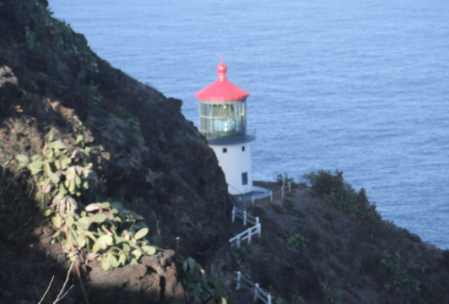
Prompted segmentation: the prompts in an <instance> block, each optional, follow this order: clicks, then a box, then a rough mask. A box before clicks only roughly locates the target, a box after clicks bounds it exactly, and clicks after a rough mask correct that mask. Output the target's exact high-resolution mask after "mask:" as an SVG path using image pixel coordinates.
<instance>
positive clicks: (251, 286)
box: [235, 271, 271, 304]
mask: <svg viewBox="0 0 449 304" xmlns="http://www.w3.org/2000/svg"><path fill="white" fill-rule="evenodd" d="M235 274H236V277H235V280H236V281H237V286H236V287H235V290H239V289H240V288H241V287H244V288H246V289H247V290H249V291H251V292H252V293H254V302H255V301H256V300H257V298H259V299H260V300H262V302H264V303H265V304H271V294H269V293H266V292H265V291H263V290H262V289H261V288H260V287H259V284H258V283H253V282H251V281H250V280H248V279H247V278H245V277H243V276H242V273H241V272H240V271H236V272H235Z"/></svg>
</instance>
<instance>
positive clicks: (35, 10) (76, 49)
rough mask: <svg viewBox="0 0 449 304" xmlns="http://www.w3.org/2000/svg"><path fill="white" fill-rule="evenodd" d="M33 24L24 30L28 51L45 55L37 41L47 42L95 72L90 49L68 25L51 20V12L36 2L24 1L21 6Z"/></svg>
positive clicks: (33, 0) (94, 61)
mask: <svg viewBox="0 0 449 304" xmlns="http://www.w3.org/2000/svg"><path fill="white" fill-rule="evenodd" d="M20 5H23V8H24V9H25V11H26V12H27V15H28V16H30V17H31V19H32V21H33V23H32V25H31V26H30V27H26V28H25V39H26V42H27V44H28V46H29V48H30V49H33V50H36V51H39V52H41V53H44V54H45V51H44V49H43V46H42V44H41V43H39V42H38V41H42V42H48V43H51V44H52V45H54V46H55V47H56V48H57V49H58V50H59V51H61V52H62V53H63V54H65V55H68V56H73V57H74V58H77V60H81V61H83V62H85V63H86V66H87V68H88V69H89V70H90V71H92V72H96V71H97V62H96V59H95V57H94V54H93V53H92V51H91V49H90V48H89V47H88V46H87V45H86V43H83V41H82V38H81V36H80V35H77V34H76V33H75V32H74V31H73V30H72V28H71V27H70V24H67V23H65V22H63V21H59V20H56V19H54V18H52V15H53V12H51V11H50V10H48V9H47V8H46V7H45V6H44V5H43V4H41V3H39V2H38V1H36V0H26V1H24V2H23V3H22V4H20Z"/></svg>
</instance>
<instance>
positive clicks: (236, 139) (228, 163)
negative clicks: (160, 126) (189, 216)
mask: <svg viewBox="0 0 449 304" xmlns="http://www.w3.org/2000/svg"><path fill="white" fill-rule="evenodd" d="M226 71H227V67H226V65H225V64H224V63H223V59H222V60H221V63H220V64H219V65H218V66H217V72H218V78H217V80H215V81H214V82H212V83H211V84H209V85H208V86H207V87H205V88H204V89H202V90H200V91H198V92H197V93H196V94H195V96H196V98H198V99H199V116H200V132H201V134H203V135H204V136H205V137H206V139H207V142H208V144H209V147H211V148H212V150H214V152H215V155H216V156H217V159H218V164H219V166H220V167H221V168H222V170H223V172H224V174H225V177H226V182H227V184H228V192H229V193H230V194H233V195H244V194H248V193H250V192H253V180H252V172H251V145H250V143H251V142H252V141H254V140H255V134H254V133H253V134H251V133H252V132H249V131H248V128H247V123H246V99H247V97H248V96H249V92H248V91H245V90H243V89H241V88H239V87H238V86H236V85H235V84H233V83H232V82H230V81H229V80H228V79H227V78H226ZM256 188H258V187H256Z"/></svg>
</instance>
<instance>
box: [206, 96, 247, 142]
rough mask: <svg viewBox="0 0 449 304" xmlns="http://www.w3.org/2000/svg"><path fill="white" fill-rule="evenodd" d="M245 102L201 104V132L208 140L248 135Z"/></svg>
mask: <svg viewBox="0 0 449 304" xmlns="http://www.w3.org/2000/svg"><path fill="white" fill-rule="evenodd" d="M245 110H246V105H245V102H244V101H234V102H217V103H200V132H201V133H202V134H203V135H205V136H206V138H208V139H220V138H232V137H241V136H245V135H246V111H245Z"/></svg>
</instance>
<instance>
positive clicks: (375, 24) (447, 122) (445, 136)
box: [50, 0, 449, 249]
mask: <svg viewBox="0 0 449 304" xmlns="http://www.w3.org/2000/svg"><path fill="white" fill-rule="evenodd" d="M50 7H51V9H52V11H53V12H54V13H55V16H56V17H57V18H59V19H62V20H65V21H66V22H68V23H70V24H71V26H72V27H73V29H74V30H75V31H77V32H80V33H82V34H84V35H85V36H86V38H87V39H88V41H89V45H90V46H91V48H92V49H93V51H94V52H96V53H97V54H98V55H99V56H100V57H102V58H104V59H106V60H108V61H109V62H110V63H111V64H112V65H113V66H115V67H117V68H119V69H121V70H123V71H124V72H126V73H127V74H129V75H130V76H132V77H135V78H136V79H138V80H139V81H141V82H143V83H147V84H149V85H151V86H153V87H155V88H156V89H158V90H159V91H161V92H162V93H164V94H165V95H166V96H168V97H175V98H178V99H181V100H183V107H182V112H183V114H184V115H185V117H186V118H187V119H188V120H191V121H193V122H194V123H195V125H197V124H198V101H197V100H196V99H195V96H194V94H195V92H197V91H198V90H200V89H202V88H203V87H205V86H206V85H208V84H209V83H211V82H212V81H214V80H215V79H216V78H217V72H216V66H217V64H218V63H219V62H220V55H221V54H223V59H224V62H225V64H226V65H227V67H228V72H227V76H228V79H229V80H230V81H232V82H233V83H235V84H237V85H238V86H240V87H241V88H243V89H245V90H248V91H250V93H251V95H250V96H249V98H248V127H249V128H251V129H256V130H257V140H256V141H255V142H253V144H252V150H253V155H252V157H253V175H254V178H255V179H256V180H273V178H274V176H275V174H276V173H287V174H288V175H289V176H290V177H294V178H296V179H297V180H298V179H301V177H302V176H303V175H304V174H305V173H309V172H311V171H315V170H319V169H326V170H335V169H339V170H341V171H343V172H344V177H345V180H347V181H348V182H349V183H350V184H352V185H353V186H354V187H355V188H356V189H359V188H361V187H364V188H365V189H366V191H367V194H368V198H369V199H370V201H371V202H375V203H376V204H377V206H378V210H379V211H380V213H381V214H382V216H383V218H384V219H390V220H393V221H394V222H395V224H397V225H398V226H402V227H404V228H407V229H408V230H409V231H411V232H414V233H417V234H418V235H419V236H421V238H422V239H423V240H424V241H425V242H428V243H431V244H434V245H436V246H437V247H439V248H444V249H446V248H449V237H448V233H449V111H448V109H449V1H447V0H395V1H385V0H382V1H380V0H340V1H334V0H278V1H273V0H257V1H256V0H226V1H222V0H196V1H185V0H163V1H161V0H156V1H143V0H140V1H138V0H128V1H118V0H95V1H87V0H76V1H74V0H50Z"/></svg>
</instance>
